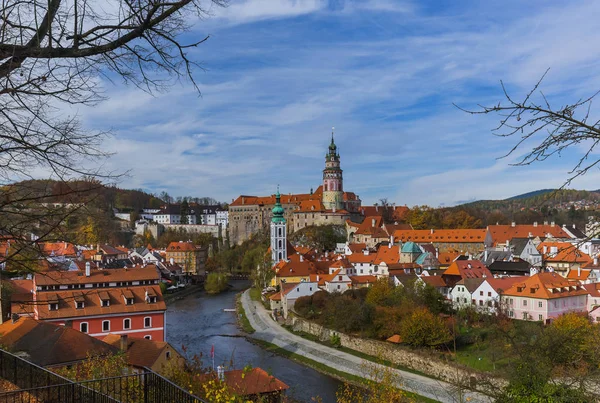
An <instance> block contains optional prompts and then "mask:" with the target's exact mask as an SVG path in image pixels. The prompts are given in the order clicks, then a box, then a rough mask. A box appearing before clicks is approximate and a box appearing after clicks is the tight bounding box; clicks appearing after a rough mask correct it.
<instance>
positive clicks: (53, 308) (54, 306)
mask: <svg viewBox="0 0 600 403" xmlns="http://www.w3.org/2000/svg"><path fill="white" fill-rule="evenodd" d="M48 309H49V310H51V311H58V302H51V303H50V304H48Z"/></svg>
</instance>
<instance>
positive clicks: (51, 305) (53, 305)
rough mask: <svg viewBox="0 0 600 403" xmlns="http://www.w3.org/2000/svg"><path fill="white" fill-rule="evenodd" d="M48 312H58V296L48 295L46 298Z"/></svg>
mask: <svg viewBox="0 0 600 403" xmlns="http://www.w3.org/2000/svg"><path fill="white" fill-rule="evenodd" d="M48 310H50V311H58V295H56V294H50V295H49V296H48Z"/></svg>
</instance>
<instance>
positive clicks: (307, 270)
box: [273, 253, 317, 277]
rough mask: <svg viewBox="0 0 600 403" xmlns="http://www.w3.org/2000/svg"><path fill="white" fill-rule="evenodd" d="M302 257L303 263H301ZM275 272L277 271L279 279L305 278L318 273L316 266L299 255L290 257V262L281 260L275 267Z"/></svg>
mask: <svg viewBox="0 0 600 403" xmlns="http://www.w3.org/2000/svg"><path fill="white" fill-rule="evenodd" d="M301 257H302V261H300V258H301ZM273 270H275V274H276V275H277V277H296V276H300V277H304V276H309V275H310V274H312V273H317V268H316V267H315V264H314V263H313V262H311V261H310V260H307V259H304V256H303V255H300V254H297V253H296V254H293V255H291V256H289V257H288V261H285V260H280V261H279V262H278V263H276V264H275V266H273Z"/></svg>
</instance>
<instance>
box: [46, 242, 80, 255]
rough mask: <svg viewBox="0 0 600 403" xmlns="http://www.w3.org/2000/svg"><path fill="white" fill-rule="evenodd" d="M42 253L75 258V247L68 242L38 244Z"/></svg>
mask: <svg viewBox="0 0 600 403" xmlns="http://www.w3.org/2000/svg"><path fill="white" fill-rule="evenodd" d="M40 248H41V250H42V253H44V254H45V255H50V254H54V256H77V249H75V245H73V244H72V243H69V242H44V243H42V244H40Z"/></svg>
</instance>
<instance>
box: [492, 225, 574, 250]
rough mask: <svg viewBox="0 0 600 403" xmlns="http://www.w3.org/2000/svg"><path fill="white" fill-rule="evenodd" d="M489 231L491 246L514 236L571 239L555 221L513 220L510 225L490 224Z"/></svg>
mask: <svg viewBox="0 0 600 403" xmlns="http://www.w3.org/2000/svg"><path fill="white" fill-rule="evenodd" d="M487 231H488V232H489V234H490V239H491V241H492V244H491V245H490V246H495V245H497V244H499V243H505V242H507V241H509V243H510V240H511V239H514V238H528V239H529V238H540V239H541V240H545V239H548V238H549V239H550V240H552V239H554V240H562V239H565V240H566V239H571V237H570V236H569V234H568V233H567V232H565V231H564V230H563V229H562V228H561V227H560V226H559V225H555V224H554V223H553V222H552V223H550V224H548V223H544V224H538V223H537V222H534V223H533V224H516V223H514V222H513V223H511V224H510V225H488V227H487Z"/></svg>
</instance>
